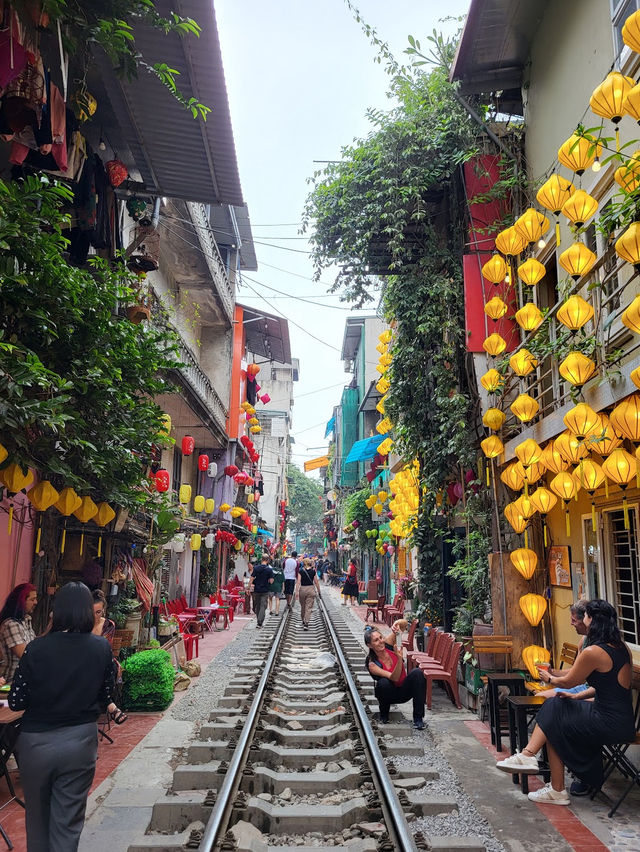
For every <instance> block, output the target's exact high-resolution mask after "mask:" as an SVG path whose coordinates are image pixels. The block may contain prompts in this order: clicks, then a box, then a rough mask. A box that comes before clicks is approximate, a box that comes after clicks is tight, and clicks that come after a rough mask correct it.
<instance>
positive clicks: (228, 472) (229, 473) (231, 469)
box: [224, 464, 238, 476]
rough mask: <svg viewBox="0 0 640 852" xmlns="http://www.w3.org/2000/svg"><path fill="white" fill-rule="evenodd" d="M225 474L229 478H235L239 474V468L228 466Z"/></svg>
mask: <svg viewBox="0 0 640 852" xmlns="http://www.w3.org/2000/svg"><path fill="white" fill-rule="evenodd" d="M224 472H225V474H226V475H227V476H235V475H236V473H237V472H238V468H237V467H236V466H235V464H228V465H227V466H226V467H225V469H224Z"/></svg>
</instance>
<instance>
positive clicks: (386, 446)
mask: <svg viewBox="0 0 640 852" xmlns="http://www.w3.org/2000/svg"><path fill="white" fill-rule="evenodd" d="M392 447H393V441H392V440H391V438H385V439H384V441H383V442H382V443H381V444H378V455H381V456H388V455H389V453H390V452H391V448H392Z"/></svg>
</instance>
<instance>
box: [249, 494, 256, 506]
mask: <svg viewBox="0 0 640 852" xmlns="http://www.w3.org/2000/svg"><path fill="white" fill-rule="evenodd" d="M255 499H256V498H255V497H254V496H253V494H248V495H247V503H248V504H249V505H251V504H252V503H254V502H255Z"/></svg>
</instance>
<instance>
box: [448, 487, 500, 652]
mask: <svg viewBox="0 0 640 852" xmlns="http://www.w3.org/2000/svg"><path fill="white" fill-rule="evenodd" d="M489 513H490V506H489V503H488V497H487V494H486V492H478V494H476V495H474V494H473V493H469V494H468V496H467V500H466V506H465V507H464V509H463V511H462V512H460V515H461V516H462V517H463V518H464V519H465V521H466V523H467V528H468V532H467V535H466V536H465V537H464V538H456V539H453V548H452V551H453V555H454V556H455V557H456V563H455V565H453V567H452V568H450V569H449V576H450V577H452V578H453V579H454V580H457V581H458V582H459V583H460V584H461V586H462V588H463V591H464V593H465V600H464V603H463V604H462V605H461V606H459V607H458V608H457V611H456V617H455V620H454V623H453V629H454V630H455V632H456V633H459V634H463V635H465V636H471V634H472V632H473V625H474V623H475V621H476V619H478V620H480V621H483V622H484V621H487V620H490V618H489V619H488V618H487V616H490V614H491V606H490V603H491V582H490V577H489V553H490V551H491V539H490V530H491V519H490V515H489ZM471 524H473V527H474V528H469V527H470V526H471Z"/></svg>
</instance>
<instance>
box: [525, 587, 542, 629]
mask: <svg viewBox="0 0 640 852" xmlns="http://www.w3.org/2000/svg"><path fill="white" fill-rule="evenodd" d="M518 603H519V604H520V609H521V610H522V614H523V615H524V617H525V618H526V619H527V621H528V622H529V624H530V625H531V626H532V627H537V626H538V624H540V622H541V621H542V619H543V617H544V614H545V612H546V611H547V601H546V600H545V598H543V597H542V595H533V594H531V595H522V597H521V598H520V600H519V601H518Z"/></svg>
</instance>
